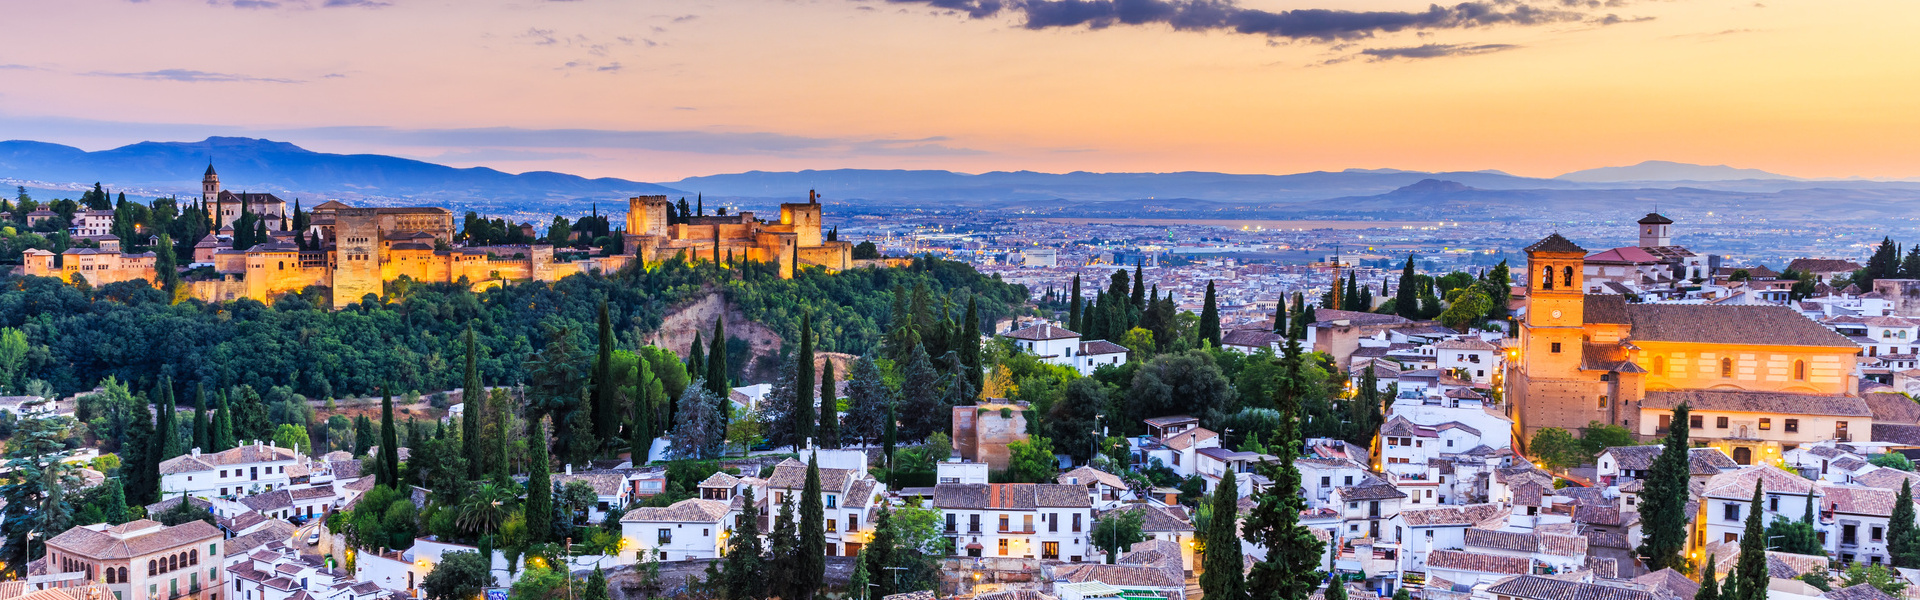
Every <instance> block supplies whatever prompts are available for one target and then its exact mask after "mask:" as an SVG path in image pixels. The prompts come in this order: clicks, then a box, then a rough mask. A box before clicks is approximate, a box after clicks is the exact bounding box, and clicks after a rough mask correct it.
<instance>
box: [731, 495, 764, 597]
mask: <svg viewBox="0 0 1920 600" xmlns="http://www.w3.org/2000/svg"><path fill="white" fill-rule="evenodd" d="M740 498H741V500H744V501H745V502H746V504H745V505H746V506H757V505H756V504H754V497H753V486H746V491H745V492H742V494H741V496H740ZM765 553H766V548H764V547H762V546H761V545H760V518H759V516H758V515H757V514H749V515H747V516H746V518H744V519H740V526H739V527H736V528H734V530H733V538H731V539H729V540H728V541H727V571H726V573H727V597H728V598H735V599H740V600H745V599H748V598H759V597H761V590H764V589H766V573H763V572H761V569H762V568H763V567H764V566H765V565H764V563H763V562H762V558H761V555H762V554H765Z"/></svg>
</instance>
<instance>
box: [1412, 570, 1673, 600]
mask: <svg viewBox="0 0 1920 600" xmlns="http://www.w3.org/2000/svg"><path fill="white" fill-rule="evenodd" d="M1429 562H1431V561H1429ZM1487 591H1488V592H1491V593H1493V594H1495V595H1500V596H1513V597H1516V598H1527V599H1529V600H1666V599H1665V598H1662V597H1661V596H1659V595H1656V594H1654V593H1653V592H1649V591H1646V590H1641V589H1635V588H1632V587H1627V586H1623V585H1607V584H1600V583H1583V582H1579V581H1564V580H1560V579H1554V578H1550V577H1539V576H1535V575H1521V576H1519V577H1514V578H1512V579H1507V580H1505V581H1501V582H1499V583H1496V584H1493V587H1490V588H1487Z"/></svg>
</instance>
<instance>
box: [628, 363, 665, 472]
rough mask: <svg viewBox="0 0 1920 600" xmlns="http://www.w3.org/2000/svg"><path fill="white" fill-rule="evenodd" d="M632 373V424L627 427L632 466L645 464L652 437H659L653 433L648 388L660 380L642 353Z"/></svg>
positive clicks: (652, 409) (651, 398)
mask: <svg viewBox="0 0 1920 600" xmlns="http://www.w3.org/2000/svg"><path fill="white" fill-rule="evenodd" d="M633 374H634V377H633V395H632V396H630V397H631V398H632V399H633V415H632V420H633V426H632V427H629V428H628V429H629V434H630V435H631V439H629V440H628V442H627V451H628V452H629V453H631V454H632V457H631V459H632V460H633V464H634V466H640V465H644V464H647V459H648V458H650V457H649V456H648V455H649V454H650V453H652V451H653V438H655V437H659V436H658V434H656V433H654V423H653V415H654V410H655V409H654V403H653V396H654V395H653V394H652V393H651V390H650V389H649V388H652V387H657V386H659V385H660V382H659V380H658V379H656V378H655V377H654V375H653V369H652V367H650V366H648V365H647V357H646V356H644V355H642V356H640V357H639V358H638V360H637V362H636V364H635V368H634V373H633ZM663 393H664V392H663Z"/></svg>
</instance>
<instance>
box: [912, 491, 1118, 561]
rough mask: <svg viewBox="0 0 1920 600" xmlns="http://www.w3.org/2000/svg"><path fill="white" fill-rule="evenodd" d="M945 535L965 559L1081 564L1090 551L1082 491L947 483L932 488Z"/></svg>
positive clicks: (1089, 520) (1089, 518)
mask: <svg viewBox="0 0 1920 600" xmlns="http://www.w3.org/2000/svg"><path fill="white" fill-rule="evenodd" d="M933 507H934V508H937V509H940V511H941V512H942V513H944V517H945V519H946V523H945V524H944V528H943V532H944V534H945V535H946V536H947V537H949V538H952V539H953V540H954V549H955V550H954V551H955V552H957V553H959V554H961V555H965V556H1007V557H1015V558H1038V559H1043V560H1062V561H1068V562H1081V561H1084V560H1089V558H1090V555H1091V554H1092V553H1093V552H1094V551H1095V550H1094V546H1093V544H1092V543H1091V541H1092V540H1091V539H1090V538H1089V537H1088V536H1089V535H1090V534H1091V533H1092V532H1093V503H1092V502H1091V500H1090V499H1089V498H1088V497H1087V488H1085V487H1083V486H1078V485H1061V484H1053V483H989V484H966V483H949V484H942V485H938V486H934V488H933Z"/></svg>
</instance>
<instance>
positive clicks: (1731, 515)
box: [1720, 502, 1740, 521]
mask: <svg viewBox="0 0 1920 600" xmlns="http://www.w3.org/2000/svg"><path fill="white" fill-rule="evenodd" d="M1720 512H1721V517H1722V518H1724V519H1725V520H1728V521H1738V520H1740V504H1739V503H1737V502H1728V503H1726V505H1725V506H1722V507H1720Z"/></svg>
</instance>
